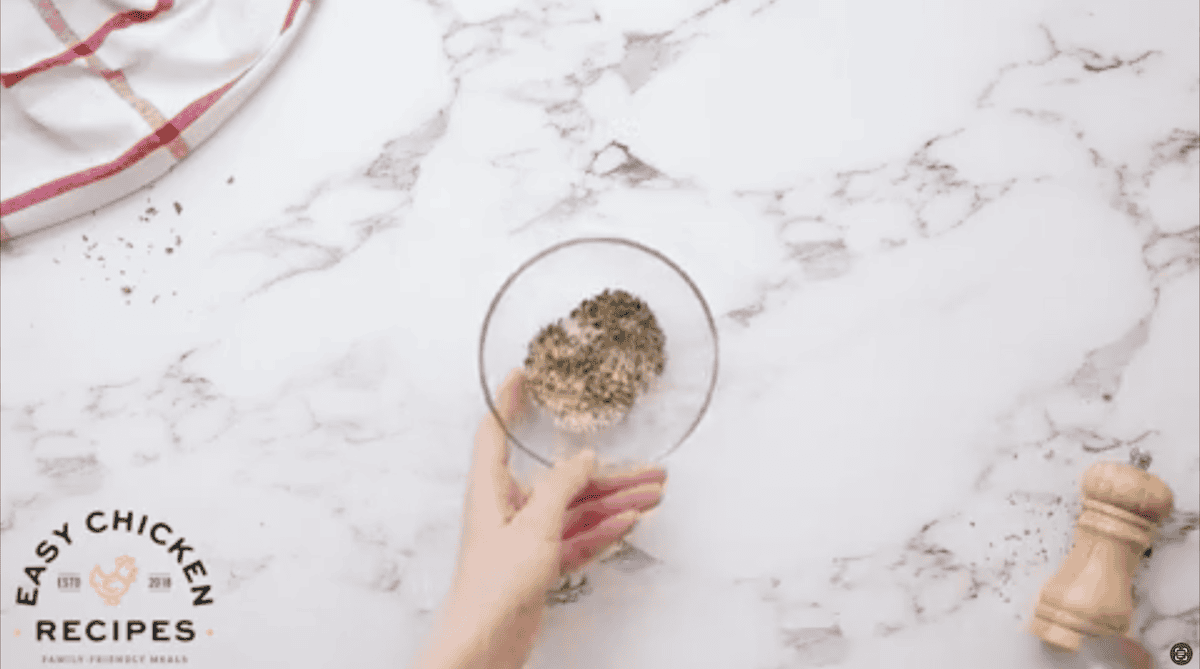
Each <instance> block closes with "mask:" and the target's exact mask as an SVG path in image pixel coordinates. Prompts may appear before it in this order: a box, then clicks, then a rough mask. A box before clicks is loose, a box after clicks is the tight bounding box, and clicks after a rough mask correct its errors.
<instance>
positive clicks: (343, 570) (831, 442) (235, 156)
mask: <svg viewBox="0 0 1200 669" xmlns="http://www.w3.org/2000/svg"><path fill="white" fill-rule="evenodd" d="M346 5H348V3H338V2H328V1H327V2H323V3H320V4H319V5H318V6H317V7H316V9H315V10H314V14H313V15H312V18H311V20H310V25H308V26H307V27H306V29H305V30H306V32H305V33H304V34H303V35H301V36H300V38H299V39H298V41H297V43H296V44H295V47H294V50H293V52H292V53H291V54H290V55H289V57H288V58H287V59H286V60H285V61H284V62H283V63H282V65H281V66H280V68H279V70H278V72H277V73H276V74H275V75H274V76H273V77H272V79H271V80H269V81H268V82H267V83H266V84H265V85H264V86H263V88H262V89H261V90H260V91H259V92H258V93H257V94H256V95H255V97H254V98H253V99H251V100H250V101H249V102H248V103H247V104H246V106H245V107H244V109H242V110H241V111H240V112H239V113H238V114H237V115H236V116H235V117H234V118H233V119H231V120H230V121H229V122H228V123H227V125H226V126H225V127H224V128H222V130H221V131H220V132H218V133H217V134H216V135H215V136H214V137H213V138H212V139H210V140H209V141H208V142H207V143H205V144H204V145H203V146H201V147H200V148H199V149H198V150H197V151H195V153H194V155H192V156H191V157H189V158H188V159H187V160H186V161H184V162H183V163H181V164H180V165H179V166H178V167H177V168H176V169H174V170H173V171H172V172H171V173H169V174H168V175H167V176H166V177H164V178H163V179H161V180H160V181H158V182H157V183H155V184H154V185H152V186H151V187H150V188H148V189H145V190H143V191H140V192H138V193H136V194H134V195H132V196H130V197H128V198H126V199H124V200H122V201H119V202H117V203H114V204H113V205H111V206H108V207H105V208H103V209H101V210H98V211H96V212H94V213H93V214H92V215H89V216H84V217H82V218H79V219H76V220H74V221H70V222H67V223H65V224H62V225H59V226H56V227H54V228H51V229H48V230H45V231H42V232H39V233H37V234H34V235H31V236H29V237H26V238H21V239H18V240H15V241H13V242H11V243H9V244H7V245H5V247H4V248H3V251H2V254H0V297H2V316H3V317H2V319H0V335H2V338H3V339H2V346H0V362H2V365H0V382H2V388H3V391H2V395H0V439H2V444H3V447H2V450H0V456H2V459H3V462H2V464H3V468H2V474H0V483H2V491H0V537H2V539H3V541H2V544H0V563H2V564H3V573H2V581H3V582H2V590H3V594H4V596H3V599H2V600H0V619H2V620H3V622H2V626H3V627H2V630H0V631H2V632H3V634H4V635H5V636H4V639H5V641H4V643H3V645H2V651H0V653H2V655H0V663H2V664H3V665H5V666H6V667H8V666H12V667H21V666H35V665H37V666H40V665H41V664H43V663H46V662H47V659H46V658H47V657H48V656H58V655H79V656H81V657H85V658H86V657H90V656H92V655H105V656H107V655H109V654H121V653H134V654H137V653H142V654H146V653H150V654H153V653H157V654H159V655H164V656H171V657H174V658H181V657H185V658H186V659H187V661H188V663H189V664H190V665H191V666H203V667H332V666H355V667H401V666H405V664H406V663H407V662H408V661H409V660H410V658H411V657H412V655H413V653H414V652H415V651H416V649H417V647H418V645H419V644H420V643H422V642H423V640H424V639H425V637H426V635H427V634H428V632H429V628H430V623H431V613H432V611H433V610H434V609H435V608H436V606H437V605H438V603H439V601H440V599H441V596H442V594H443V593H444V592H445V590H446V588H447V587H448V584H449V579H450V575H451V567H452V561H453V559H454V555H455V551H456V544H457V540H458V531H459V516H460V512H461V504H462V494H463V486H464V480H465V479H464V477H465V473H466V468H467V465H468V458H469V453H470V443H471V438H472V435H473V433H474V430H475V427H476V425H477V424H478V422H479V420H480V418H481V417H482V416H483V413H484V411H485V408H484V407H485V405H484V402H483V398H482V397H481V393H480V389H479V384H478V370H477V360H476V352H477V345H478V334H479V328H480V323H481V321H482V318H483V315H484V313H485V311H486V309H487V305H488V303H489V302H490V300H491V299H492V297H493V295H494V294H495V291H496V290H497V288H498V287H499V285H500V284H501V282H502V281H503V280H504V279H505V278H506V277H507V276H508V274H509V273H510V272H511V271H512V270H513V269H515V268H516V267H517V266H518V265H519V264H520V263H521V262H523V261H524V260H526V259H527V258H529V257H530V256H532V255H533V254H535V253H536V252H538V251H539V250H541V249H543V248H545V247H547V246H549V245H551V244H554V243H556V242H558V241H562V240H565V239H570V238H573V237H581V236H592V235H606V236H620V237H627V238H630V239H634V240H637V241H639V242H642V243H645V244H648V245H650V246H653V247H655V248H657V249H659V250H661V251H662V252H663V253H665V254H666V255H667V256H669V257H671V258H672V259H673V260H675V261H676V262H677V263H678V264H679V265H681V266H682V267H683V268H684V269H686V270H687V271H688V272H689V274H690V275H691V276H692V278H693V279H694V280H695V281H696V283H697V284H698V285H699V286H700V288H701V289H702V290H703V291H704V294H705V296H706V297H707V299H708V301H709V304H710V305H711V307H712V309H713V312H714V315H715V316H716V317H717V324H718V329H719V334H720V343H721V373H720V377H719V383H718V387H717V391H716V395H715V397H714V401H713V405H712V406H711V408H710V410H709V412H708V414H707V415H706V416H705V418H704V420H703V422H702V423H701V424H700V426H699V428H698V429H697V431H696V432H695V433H694V435H693V436H692V438H691V439H690V440H689V441H688V442H687V443H686V444H684V445H683V447H682V448H680V449H679V450H678V451H677V452H675V453H674V454H673V455H672V456H671V458H670V459H669V460H668V461H667V463H666V464H667V467H668V471H669V475H670V482H669V484H668V487H667V490H666V497H665V499H664V502H663V504H662V505H661V506H660V507H659V508H658V509H657V510H656V511H654V512H653V513H652V514H650V516H648V517H647V518H646V519H645V520H644V521H643V522H642V524H641V525H640V526H639V528H638V529H637V530H636V531H635V533H634V535H633V537H632V542H633V543H634V544H635V545H636V546H637V547H638V549H639V551H638V552H636V553H630V554H626V555H624V559H618V560H614V561H611V562H608V563H605V564H601V565H596V566H595V567H593V568H591V569H589V570H588V572H587V573H588V577H589V580H588V582H587V585H586V586H585V587H580V588H579V590H578V592H575V593H574V594H575V595H576V596H575V597H573V599H574V601H570V602H568V603H564V604H561V605H557V606H554V607H552V608H551V610H550V614H549V618H548V622H547V630H546V636H545V638H544V639H543V640H542V642H541V644H540V645H539V647H538V648H537V650H536V651H535V654H534V657H533V658H532V659H531V662H530V666H531V667H538V668H548V669H549V668H566V667H589V668H597V669H600V668H605V667H624V668H635V669H636V668H643V667H644V668H651V667H654V668H658V667H714V668H716V667H719V668H737V669H747V668H754V669H799V668H808V667H833V668H838V669H852V668H853V669H858V668H874V667H974V668H980V669H1008V668H1013V667H1049V666H1052V660H1050V659H1047V656H1046V655H1045V654H1044V653H1043V652H1042V650H1041V648H1040V646H1039V642H1038V641H1037V639H1036V638H1035V637H1033V636H1032V635H1030V634H1029V633H1028V632H1026V631H1025V626H1026V623H1027V621H1028V619H1029V616H1030V613H1031V611H1032V606H1033V602H1034V600H1035V598H1036V595H1037V591H1038V588H1039V587H1040V586H1041V585H1042V584H1043V583H1044V582H1045V581H1046V580H1047V579H1048V578H1050V577H1051V576H1052V575H1053V574H1054V572H1055V571H1056V570H1057V568H1058V566H1059V565H1060V564H1061V561H1062V559H1063V558H1064V556H1065V555H1066V553H1067V551H1068V549H1069V545H1070V538H1071V532H1072V530H1073V526H1074V516H1075V514H1077V513H1078V509H1079V505H1078V486H1079V479H1080V477H1081V474H1082V472H1083V471H1084V469H1086V467H1087V466H1088V465H1089V464H1090V463H1092V462H1096V461H1101V460H1116V461H1125V460H1126V459H1127V457H1128V454H1129V452H1130V450H1131V449H1132V448H1134V447H1135V446H1136V447H1137V448H1140V449H1142V450H1145V451H1147V452H1149V453H1150V454H1151V455H1152V456H1153V464H1152V465H1151V468H1150V471H1151V472H1152V473H1154V474H1156V475H1157V476H1159V477H1161V478H1162V479H1163V480H1164V481H1166V482H1167V483H1168V484H1169V485H1170V486H1171V488H1172V489H1173V491H1174V494H1175V506H1176V510H1175V513H1174V515H1173V516H1172V517H1171V518H1170V519H1168V521H1167V522H1166V523H1165V525H1164V527H1163V529H1162V532H1161V535H1160V538H1159V539H1158V541H1157V542H1156V544H1155V545H1154V550H1153V555H1152V557H1151V558H1150V559H1148V560H1145V561H1144V564H1143V566H1142V567H1141V568H1140V570H1139V572H1138V574H1137V577H1136V579H1135V595H1136V601H1137V609H1136V614H1135V620H1134V626H1133V627H1134V629H1135V631H1136V633H1137V636H1138V637H1139V638H1140V639H1141V641H1142V643H1143V644H1144V645H1145V646H1146V648H1147V649H1148V650H1150V652H1151V653H1152V654H1153V655H1154V656H1155V657H1156V658H1157V661H1158V662H1159V664H1160V665H1162V666H1166V663H1167V660H1166V657H1167V653H1168V649H1169V648H1170V647H1171V645H1172V644H1174V643H1176V642H1187V643H1190V644H1191V645H1192V646H1193V648H1197V649H1200V576H1198V574H1197V570H1196V565H1197V563H1198V562H1200V545H1198V537H1200V533H1198V532H1197V524H1198V520H1197V518H1198V512H1200V453H1198V448H1197V445H1198V443H1200V434H1198V431H1200V426H1198V421H1197V410H1198V406H1200V390H1198V388H1200V334H1198V321H1200V318H1198V310H1200V295H1198V292H1200V271H1198V268H1200V228H1198V221H1200V212H1198V207H1200V205H1198V202H1200V134H1198V130H1200V128H1198V121H1197V119H1198V116H1200V68H1198V65H1197V62H1196V53H1197V48H1198V44H1197V41H1198V37H1197V36H1198V34H1200V19H1198V14H1197V11H1198V10H1197V5H1196V3H1189V2H1174V3H1155V4H1151V5H1147V4H1143V3H1118V2H1105V3H1083V2H1060V3H1054V4H1053V5H1052V6H1047V5H1046V4H1045V3H1039V2H1028V1H1027V2H1017V3H989V4H985V5H981V4H979V3H951V2H940V3H913V2H871V3H857V4H855V5H853V6H843V5H840V4H834V3H827V2H804V3H774V2H769V1H768V2H754V1H750V2H742V1H740V0H734V1H732V2H719V3H710V2H709V1H708V0H703V1H695V0H675V1H672V2H660V3H653V6H645V5H644V3H634V2H618V1H617V0H599V1H598V2H596V3H591V4H590V5H564V4H553V3H539V4H534V3H528V2H525V3H515V2H505V1H503V0H501V1H497V2H487V3H484V2H470V1H468V0H463V1H461V2H429V3H415V2H405V3H377V4H376V5H375V6H374V8H373V10H372V11H373V12H374V14H373V15H372V16H369V17H367V16H363V15H362V14H361V13H359V12H354V11H350V10H348V9H347V8H346ZM295 137H303V140H302V141H296V140H294V139H293V138H295ZM93 511H98V512H99V513H98V514H97V515H94V516H91V522H92V527H93V528H102V529H100V531H95V529H93V530H89V529H87V523H88V522H89V521H88V520H87V519H88V518H89V515H90V514H92V512H93ZM114 513H115V514H116V516H117V518H116V519H114V517H113V516H114ZM130 513H131V514H132V515H129V514H130ZM143 518H146V519H147V520H146V521H145V522H147V523H148V524H146V525H142V522H143V521H142V519H143ZM114 520H116V521H117V523H118V524H117V525H116V526H114ZM64 523H65V524H67V531H66V532H63V531H62V527H63V525H64ZM160 523H161V524H165V525H166V529H162V528H160V529H159V531H158V533H157V534H156V535H155V539H154V541H155V542H157V541H159V540H164V537H166V538H167V539H169V541H165V540H164V543H163V544H161V545H156V544H155V543H152V542H151V539H150V532H151V530H152V529H153V528H154V527H156V526H158V525H159V524H160ZM142 530H144V531H145V533H144V534H142V536H138V535H139V534H140V533H141V532H142ZM55 531H58V532H60V533H61V534H66V535H68V536H69V538H70V539H71V541H70V543H68V542H67V537H63V536H61V534H60V535H58V536H56V535H54V534H53V532H55ZM178 539H183V540H184V541H185V543H183V544H174V542H175V541H176V540H178ZM43 542H45V543H43ZM172 546H175V550H174V551H173V552H172V550H171V548H172ZM52 547H53V548H54V549H55V551H56V559H55V560H54V561H53V563H50V564H45V558H47V557H49V551H50V548H52ZM121 551H124V553H122V552H121ZM122 554H128V555H131V556H135V557H137V559H138V561H139V562H138V565H139V567H138V568H139V570H141V571H140V573H143V574H145V576H146V577H147V580H146V583H147V585H146V586H145V587H144V588H142V587H141V586H139V588H141V589H138V590H137V591H130V593H129V598H128V600H127V601H126V602H125V605H124V606H123V607H118V608H113V607H108V606H106V605H104V604H103V603H102V602H101V601H100V599H99V598H97V597H95V596H93V595H92V594H90V590H91V588H89V574H90V570H92V569H93V567H94V566H98V568H100V569H101V570H102V571H103V570H111V569H113V568H114V567H115V563H114V562H113V560H114V559H115V557H117V556H118V555H122ZM184 558H186V560H184ZM197 560H199V561H202V563H203V573H201V570H200V569H196V568H193V569H192V570H191V571H188V572H186V573H184V572H183V571H182V568H181V566H180V565H188V564H192V563H194V562H195V561H197ZM37 566H45V567H46V571H45V572H44V573H43V572H38V571H36V570H33V571H32V572H31V571H30V570H28V569H26V568H27V567H37ZM31 573H32V575H40V586H41V587H40V594H41V600H40V601H39V603H38V604H37V605H36V606H34V607H30V606H22V605H19V604H17V603H16V600H17V599H19V598H20V597H21V596H26V597H27V596H28V595H29V592H30V590H31V587H32V583H31V581H32V580H33V579H32V576H31ZM155 575H158V576H155ZM151 576H155V578H158V579H159V580H158V581H156V583H158V589H157V590H156V589H155V587H154V584H153V583H152V582H151V580H150V577H151ZM164 576H167V577H170V578H172V579H173V581H172V584H171V586H170V588H169V589H167V588H166V582H165V581H164V580H162V579H163V578H164ZM75 577H78V579H80V580H81V581H82V586H81V588H80V591H79V592H73V591H72V587H73V586H72V579H74V578H75ZM187 577H194V579H193V582H192V583H188V582H187ZM80 580H75V581H74V583H76V584H79V583H80ZM204 586H207V587H208V589H207V590H205V589H204ZM193 588H200V590H198V591H196V592H193V591H192V589H193ZM18 589H21V590H20V591H19V590H18ZM20 593H24V595H21V594H20ZM197 593H198V594H197ZM205 597H207V598H208V599H210V600H211V602H212V603H211V604H204V605H195V604H194V602H195V599H194V598H201V599H203V598H205ZM160 618H161V619H162V620H166V621H167V622H168V624H167V625H166V629H167V635H168V636H169V637H170V638H171V639H172V640H170V641H163V642H155V641H152V640H150V638H149V637H150V636H151V632H150V631H149V628H148V631H147V632H146V633H144V634H142V635H141V636H139V637H138V640H136V641H133V642H130V641H126V640H124V637H122V640H121V641H119V642H114V641H112V640H111V639H108V640H107V641H104V642H89V641H87V640H86V637H84V640H83V641H79V642H67V641H61V640H59V641H56V642H54V643H51V642H47V641H42V642H39V641H37V640H36V639H35V632H36V621H37V620H48V621H52V622H55V621H57V622H56V623H55V624H57V625H59V628H60V629H59V631H60V632H61V626H62V624H63V621H66V620H76V619H78V620H81V621H82V623H83V624H86V623H87V621H89V620H91V619H98V620H102V621H104V622H103V623H102V624H101V625H100V626H99V629H101V630H108V629H109V628H110V627H111V625H112V624H114V623H112V621H116V623H115V624H117V625H118V627H119V629H120V630H121V631H122V632H123V633H124V632H126V631H127V622H128V621H129V620H132V619H140V620H144V621H145V624H146V625H147V626H149V625H150V624H151V622H152V620H157V619H160ZM181 620H189V621H191V623H190V627H189V626H184V627H186V628H187V629H190V630H192V634H193V637H194V638H191V639H189V640H187V641H183V640H180V639H179V637H181V636H185V634H184V633H183V632H181V631H179V621H181ZM172 635H173V636H172ZM51 659H53V657H51ZM1196 661H1197V660H1193V662H1196ZM1170 666H1173V665H1170Z"/></svg>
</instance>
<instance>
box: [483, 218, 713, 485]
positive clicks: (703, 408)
mask: <svg viewBox="0 0 1200 669" xmlns="http://www.w3.org/2000/svg"><path fill="white" fill-rule="evenodd" d="M596 243H601V244H619V245H624V246H628V247H630V248H633V249H636V250H639V251H642V252H644V253H647V254H649V255H651V256H653V257H655V258H657V259H659V260H661V261H662V262H663V263H665V264H666V265H667V266H668V267H670V268H671V269H672V270H674V271H675V273H676V274H678V275H679V276H680V278H682V279H683V280H684V282H685V283H687V285H688V287H689V288H691V290H692V294H693V295H695V296H696V299H697V300H698V301H699V302H700V307H701V309H703V310H704V318H705V320H706V321H707V322H708V330H709V333H710V334H711V335H712V338H713V363H712V380H711V381H710V382H709V384H708V391H707V392H706V393H705V396H704V402H703V403H702V404H701V405H700V410H699V411H698V412H697V413H696V417H695V419H693V420H692V424H691V425H690V426H688V429H687V430H686V431H685V432H684V433H683V436H682V437H680V438H679V441H677V442H675V444H674V445H672V446H671V447H670V448H668V449H667V450H666V451H665V452H663V453H662V454H661V455H658V456H656V457H655V458H653V459H654V460H655V461H658V460H662V459H663V458H666V457H667V456H668V455H670V454H671V453H673V452H674V451H675V450H676V449H678V448H679V447H680V446H682V445H683V442H685V441H687V438H688V437H690V436H691V435H692V432H695V431H696V427H697V426H698V425H699V424H700V421H701V420H702V419H703V418H704V414H705V413H707V412H708V406H709V404H711V403H712V397H713V392H714V391H715V390H716V388H717V371H718V369H719V367H720V361H721V347H720V345H719V341H718V339H717V323H716V321H715V320H714V319H713V316H712V310H710V309H709V308H708V301H707V300H705V299H704V295H703V293H701V292H700V288H699V287H698V286H697V285H696V283H695V282H694V281H692V278H691V277H690V276H688V274H687V272H685V271H683V268H681V267H680V266H679V265H676V264H675V263H674V262H673V261H672V260H671V259H670V258H668V257H667V256H666V255H664V254H663V253H661V252H659V251H657V250H655V249H653V248H651V247H649V246H646V245H645V244H642V243H640V242H635V241H633V240H631V239H626V238H624V237H577V238H575V239H568V240H566V241H562V242H559V243H557V244H554V245H552V246H550V247H549V248H546V249H543V250H542V251H539V252H538V253H537V254H535V255H534V256H533V257H532V258H530V259H529V260H526V261H525V262H524V263H522V264H521V266H520V267H518V268H517V269H516V270H514V271H513V273H512V274H510V275H509V276H508V278H507V279H505V281H504V283H503V284H501V285H500V289H499V290H497V291H496V295H495V297H493V298H492V302H491V304H490V305H489V306H488V310H487V314H486V315H484V317H483V327H482V328H480V330H479V385H480V387H481V388H483V398H484V401H485V402H487V405H488V411H490V412H491V413H492V416H493V417H495V419H496V421H497V423H499V425H500V429H502V430H504V434H505V437H506V438H507V439H508V440H509V441H511V442H512V443H513V444H516V446H517V448H519V449H521V450H522V451H523V452H524V453H525V454H526V455H528V456H529V457H531V458H533V459H534V460H535V461H537V462H539V463H541V464H542V465H545V466H546V467H553V466H554V463H552V462H550V461H549V460H547V459H546V458H544V457H542V456H541V455H538V454H537V453H534V452H533V450H532V449H530V448H528V447H526V446H525V444H522V443H521V441H520V440H519V439H517V438H516V437H515V436H514V435H513V433H512V432H511V431H509V429H508V425H507V424H505V422H504V419H502V418H501V417H500V411H499V409H497V408H496V405H495V402H493V401H492V389H491V388H488V380H487V373H486V372H485V371H484V367H483V362H484V360H483V359H484V353H483V349H484V343H485V342H486V341H487V332H488V326H489V325H490V324H491V321H492V315H493V314H494V313H495V311H496V307H497V306H498V305H499V304H500V298H501V297H503V296H504V294H505V293H506V292H508V288H509V286H511V285H512V284H513V282H514V281H516V280H517V277H519V276H521V274H522V273H524V272H525V270H527V269H529V268H530V267H532V266H533V264H534V263H536V262H537V261H539V260H541V259H542V258H545V257H546V256H548V255H550V254H552V253H555V252H558V251H561V250H563V249H565V248H568V247H571V246H577V245H580V244H596Z"/></svg>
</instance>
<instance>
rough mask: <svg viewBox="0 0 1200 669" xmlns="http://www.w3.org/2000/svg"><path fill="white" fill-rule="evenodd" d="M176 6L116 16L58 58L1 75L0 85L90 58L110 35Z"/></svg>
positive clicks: (170, 1)
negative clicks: (78, 59) (76, 60)
mask: <svg viewBox="0 0 1200 669" xmlns="http://www.w3.org/2000/svg"><path fill="white" fill-rule="evenodd" d="M174 4H175V2H174V0H158V4H157V5H155V6H154V9H151V10H150V11H146V10H142V9H131V10H129V11H126V12H121V13H120V14H116V15H114V16H113V17H112V18H110V19H109V20H107V21H105V22H104V25H102V26H100V28H99V30H97V31H96V32H94V33H92V34H91V35H90V36H89V37H88V38H87V39H85V40H83V41H82V42H80V43H78V44H76V45H75V46H73V47H71V48H69V49H67V50H66V51H64V52H62V53H60V54H58V55H57V56H53V57H51V58H47V59H45V60H43V61H41V62H39V63H35V64H33V65H30V66H29V67H27V68H25V69H23V70H17V71H16V72H6V73H4V74H0V83H3V85H4V87H5V88H12V87H13V86H15V85H16V84H17V83H18V82H20V81H21V80H22V79H24V78H26V77H28V76H30V75H34V74H37V73H38V72H45V71H46V70H50V69H53V68H55V67H58V66H59V65H66V64H67V63H70V62H71V61H73V60H75V59H76V58H83V57H87V56H90V55H92V54H93V53H95V52H96V50H97V49H99V48H100V45H101V44H103V43H104V40H105V39H106V38H107V37H108V36H109V34H110V33H112V32H114V31H116V30H121V29H123V28H128V27H129V26H131V25H134V24H135V23H145V22H146V21H149V20H151V19H153V18H154V17H156V16H158V15H159V14H161V13H163V12H165V11H167V10H168V9H170V8H171V6H172V5H174ZM51 28H54V26H51Z"/></svg>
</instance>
